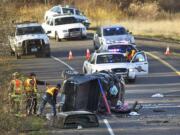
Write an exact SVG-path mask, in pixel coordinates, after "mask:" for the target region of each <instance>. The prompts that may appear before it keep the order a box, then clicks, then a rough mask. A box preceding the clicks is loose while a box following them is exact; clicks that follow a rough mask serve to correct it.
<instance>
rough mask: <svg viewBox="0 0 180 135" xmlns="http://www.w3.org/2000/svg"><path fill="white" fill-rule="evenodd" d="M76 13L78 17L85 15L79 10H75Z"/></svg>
mask: <svg viewBox="0 0 180 135" xmlns="http://www.w3.org/2000/svg"><path fill="white" fill-rule="evenodd" d="M75 12H76V15H83V13H82V12H80V11H79V10H75Z"/></svg>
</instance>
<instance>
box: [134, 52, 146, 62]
mask: <svg viewBox="0 0 180 135" xmlns="http://www.w3.org/2000/svg"><path fill="white" fill-rule="evenodd" d="M133 61H134V62H145V61H146V59H145V55H144V54H143V53H139V54H137V55H136V56H135V58H134V60H133Z"/></svg>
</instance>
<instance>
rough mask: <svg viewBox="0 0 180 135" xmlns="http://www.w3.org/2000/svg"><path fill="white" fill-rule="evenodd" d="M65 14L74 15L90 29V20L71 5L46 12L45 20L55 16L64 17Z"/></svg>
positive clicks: (56, 7) (58, 6)
mask: <svg viewBox="0 0 180 135" xmlns="http://www.w3.org/2000/svg"><path fill="white" fill-rule="evenodd" d="M63 14H71V15H74V16H75V18H76V19H78V20H79V21H80V22H82V23H83V24H84V25H85V26H86V28H89V25H90V22H89V19H88V18H87V17H86V16H85V15H84V14H83V13H82V12H81V11H80V10H78V9H77V8H74V7H70V6H69V5H66V6H62V5H56V6H54V7H52V8H51V9H49V10H48V11H46V12H45V15H44V20H47V19H48V18H49V17H52V16H54V15H63Z"/></svg>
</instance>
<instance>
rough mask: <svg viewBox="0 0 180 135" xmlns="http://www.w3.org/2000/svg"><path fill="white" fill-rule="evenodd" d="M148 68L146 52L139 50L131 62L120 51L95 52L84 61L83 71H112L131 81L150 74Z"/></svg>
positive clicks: (87, 72)
mask: <svg viewBox="0 0 180 135" xmlns="http://www.w3.org/2000/svg"><path fill="white" fill-rule="evenodd" d="M148 68H149V65H148V61H147V57H146V54H145V53H144V52H137V53H136V54H135V55H134V57H133V58H132V60H131V61H130V62H128V61H127V60H126V58H125V56H124V55H123V54H122V53H119V52H94V53H92V55H91V57H90V59H89V60H86V61H84V63H83V72H84V73H86V74H92V73H94V72H99V71H103V70H106V71H112V72H114V73H116V74H117V75H121V76H123V77H124V78H125V79H127V80H128V81H130V82H135V80H136V77H137V76H139V75H145V74H148V72H149V70H148Z"/></svg>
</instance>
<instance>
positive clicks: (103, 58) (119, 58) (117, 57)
mask: <svg viewBox="0 0 180 135" xmlns="http://www.w3.org/2000/svg"><path fill="white" fill-rule="evenodd" d="M122 62H126V58H125V57H124V56H123V55H122V54H102V55H98V56H97V61H96V63H97V64H105V63H122Z"/></svg>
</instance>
